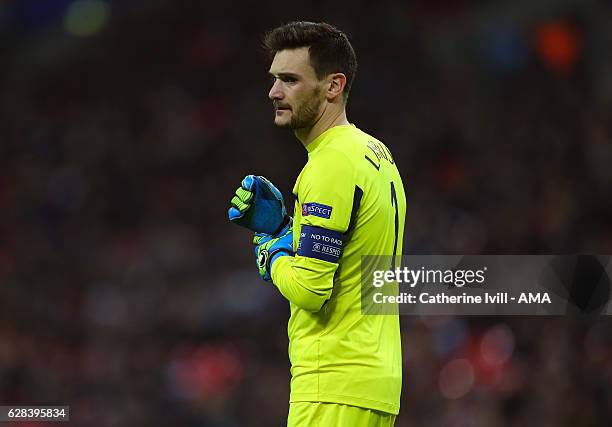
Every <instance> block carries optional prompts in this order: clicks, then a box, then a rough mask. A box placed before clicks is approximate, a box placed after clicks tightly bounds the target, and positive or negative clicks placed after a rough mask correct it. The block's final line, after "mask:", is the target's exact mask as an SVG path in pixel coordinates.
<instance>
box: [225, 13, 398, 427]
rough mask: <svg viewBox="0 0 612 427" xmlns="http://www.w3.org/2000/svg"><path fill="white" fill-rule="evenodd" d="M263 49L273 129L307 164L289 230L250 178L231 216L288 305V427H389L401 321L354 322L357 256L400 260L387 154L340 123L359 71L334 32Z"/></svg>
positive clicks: (261, 184) (312, 26) (281, 31)
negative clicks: (291, 138)
mask: <svg viewBox="0 0 612 427" xmlns="http://www.w3.org/2000/svg"><path fill="white" fill-rule="evenodd" d="M264 45H265V47H266V48H267V50H268V51H269V52H270V54H271V56H273V60H272V64H271V66H270V70H269V74H270V76H271V77H272V79H273V84H272V88H271V89H270V92H269V94H268V96H269V98H270V99H271V100H272V103H273V105H274V110H275V115H274V123H275V124H276V126H278V127H281V128H288V129H292V130H293V132H294V133H295V136H296V137H297V138H298V139H299V140H300V142H301V143H302V144H303V145H304V147H305V148H306V150H307V151H308V162H307V163H306V165H305V166H304V168H303V170H302V172H301V173H300V175H299V176H298V178H297V181H296V183H295V187H294V189H293V194H294V196H295V199H296V202H295V211H294V216H293V218H292V219H291V218H289V217H288V216H287V214H286V211H285V207H284V204H283V198H282V195H281V194H280V192H279V191H278V190H277V189H276V187H274V186H273V185H272V184H271V183H270V182H269V181H267V180H266V179H265V178H263V177H256V176H252V175H249V176H247V177H246V178H245V179H244V180H243V182H242V186H241V187H240V188H239V189H238V190H237V192H236V196H235V197H234V198H233V199H232V207H231V208H230V209H229V217H230V220H231V221H233V222H236V223H238V224H240V225H243V226H246V227H248V228H250V229H252V230H254V231H256V232H258V233H257V234H256V235H255V238H254V243H255V244H256V250H255V252H256V255H257V264H258V267H259V270H260V274H261V276H262V277H263V278H264V280H268V281H272V282H273V283H274V285H275V286H276V287H277V288H278V289H279V291H280V292H281V294H282V295H283V296H284V297H285V298H286V299H288V300H289V303H290V307H291V318H290V319H289V324H288V332H289V357H290V360H291V375H292V379H291V398H290V407H289V416H288V421H287V425H288V426H309V427H311V426H324V427H332V426H347V427H348V426H350V427H360V426H366V427H369V426H372V427H373V426H381V427H382V426H392V425H393V424H394V422H395V416H396V415H397V414H398V412H399V398H400V391H401V341H400V330H399V318H398V316H397V314H395V315H364V314H362V311H361V297H360V295H361V294H360V288H361V280H360V273H361V257H362V256H363V255H387V256H391V257H392V259H393V261H392V262H393V263H394V264H395V265H396V264H397V263H398V261H399V257H400V256H401V254H402V240H403V232H404V218H405V212H406V199H405V196H404V189H403V185H402V181H401V178H400V175H399V173H398V170H397V167H396V165H395V163H394V160H393V157H392V156H391V153H390V152H389V150H388V149H387V147H386V146H385V145H383V144H382V143H381V142H380V141H378V140H376V139H375V138H373V137H372V136H370V135H368V134H366V133H364V132H362V131H361V130H359V129H358V128H356V127H355V126H354V125H352V124H350V123H349V122H348V120H347V117H346V108H345V107H346V102H347V99H348V94H349V91H350V88H351V84H352V82H353V78H354V76H355V72H356V69H357V61H356V57H355V53H354V51H353V48H352V46H351V44H350V42H349V40H348V38H347V37H346V35H345V34H344V33H342V32H341V31H339V30H338V29H336V28H335V27H333V26H331V25H328V24H325V23H311V22H293V23H290V24H287V25H283V26H281V27H279V28H276V29H274V30H272V31H270V32H269V33H268V34H267V35H266V37H265V40H264ZM388 259H389V257H388ZM396 260H397V261H396ZM389 267H390V266H387V268H389Z"/></svg>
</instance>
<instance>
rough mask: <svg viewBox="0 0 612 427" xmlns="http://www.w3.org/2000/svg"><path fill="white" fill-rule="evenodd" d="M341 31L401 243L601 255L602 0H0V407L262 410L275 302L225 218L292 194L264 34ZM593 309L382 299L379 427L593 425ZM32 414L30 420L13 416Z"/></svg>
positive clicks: (606, 63)
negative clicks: (389, 406)
mask: <svg viewBox="0 0 612 427" xmlns="http://www.w3.org/2000/svg"><path fill="white" fill-rule="evenodd" d="M295 19H305V20H317V21H318V20H325V21H328V22H330V23H333V24H335V25H337V26H338V27H340V28H341V29H343V30H344V31H346V32H347V33H348V34H349V35H350V37H351V39H352V41H353V44H354V47H355V49H356V51H357V55H358V59H359V62H360V68H359V72H358V75H357V79H356V82H355V84H354V86H353V91H352V94H351V97H350V103H349V108H348V115H349V119H350V120H351V121H352V122H353V123H355V124H357V126H358V127H360V128H362V129H363V130H365V131H367V132H369V133H372V134H373V135H375V136H377V137H378V138H380V139H381V140H383V141H384V142H385V143H386V144H387V145H388V146H389V147H390V148H391V151H392V152H393V154H394V156H395V158H396V160H397V162H398V164H399V167H400V172H401V173H402V176H403V179H404V183H405V187H406V192H407V196H408V215H407V227H406V230H407V231H406V236H405V244H404V248H405V253H409V254H421V253H449V254H450V253H482V254H549V253H550V254H553V253H558V254H565V253H602V254H603V253H607V254H611V253H612V197H611V196H612V194H611V193H612V192H611V189H612V115H611V113H612V111H611V110H612V109H611V106H612V2H611V1H605V0H599V1H595V0H538V1H531V0H496V1H467V0H464V1H461V0H420V1H417V0H415V1H406V2H401V3H395V2H390V1H386V0H379V1H376V2H367V1H353V2H344V3H343V4H340V3H338V2H335V3H332V2H325V1H310V2H309V1H302V0H293V1H291V2H280V3H279V2H276V1H240V2H236V1H224V2H219V1H215V2H201V1H181V2H178V1H174V2H173V1H170V0H149V1H139V0H125V1H118V0H44V1H41V0H13V1H10V0H4V1H1V2H0V64H1V67H0V171H1V172H0V403H2V404H7V405H8V404H28V403H29V404H64V405H70V406H71V411H72V413H71V418H72V421H71V423H70V424H71V425H75V426H92V427H97V426H126V427H139V426H190V427H191V426H193V427H204V426H205V427H235V426H236V427H237V426H255V427H258V426H280V425H282V424H283V422H284V420H285V418H286V413H287V408H288V392H289V371H288V369H289V363H288V360H287V336H286V322H287V318H288V315H289V309H288V304H287V302H286V301H285V300H284V299H283V298H282V296H281V295H280V294H279V293H278V292H277V291H276V290H275V289H274V288H273V286H271V285H270V284H267V283H264V282H262V281H260V279H259V276H258V274H257V272H256V270H255V268H254V257H253V253H252V248H251V244H250V236H249V234H248V233H247V232H246V231H245V230H242V229H239V228H238V227H234V226H231V225H230V224H229V223H228V222H227V219H226V209H227V207H228V201H229V199H230V197H231V195H232V193H233V191H234V190H235V188H236V187H237V186H238V184H239V182H240V180H241V179H242V177H243V176H244V175H246V174H248V173H255V174H262V175H265V176H267V177H268V178H269V179H271V180H272V181H273V182H275V183H276V184H277V185H278V186H279V188H280V189H281V190H282V191H283V192H284V194H285V195H286V199H287V203H288V204H289V206H292V203H293V200H292V199H291V198H290V192H291V189H292V186H293V182H294V180H295V178H296V177H297V174H298V173H299V171H300V169H301V167H302V166H303V164H304V163H305V161H306V152H305V150H304V149H303V147H302V146H301V145H300V144H299V142H298V141H297V140H296V139H295V138H294V136H293V135H292V134H291V133H290V132H289V131H282V130H278V129H275V128H274V126H273V124H272V118H273V111H272V107H271V103H270V101H269V100H268V99H267V92H268V89H269V84H270V82H269V80H268V77H267V70H268V65H269V63H268V60H267V58H266V57H265V56H264V54H263V52H262V50H261V48H260V40H261V35H262V33H263V32H264V31H265V30H267V29H270V28H272V27H275V26H277V25H279V24H281V23H284V22H287V21H290V20H295ZM611 326H612V322H610V320H609V319H608V318H606V317H599V318H574V317H530V318H526V317H506V318H502V317H497V318H495V317H478V316H474V317H464V318H460V317H448V318H442V317H440V318H433V317H431V318H417V317H403V318H402V327H403V337H404V388H403V395H402V411H401V414H400V416H399V417H398V420H397V423H396V426H398V427H404V426H419V427H420V426H479V427H480V426H492V427H497V426H535V425H537V426H541V427H549V426H550V427H553V426H608V425H610V424H611V421H610V420H611V419H612V328H611ZM20 425H23V426H26V425H29V426H40V425H42V424H40V423H39V424H37V423H30V424H20Z"/></svg>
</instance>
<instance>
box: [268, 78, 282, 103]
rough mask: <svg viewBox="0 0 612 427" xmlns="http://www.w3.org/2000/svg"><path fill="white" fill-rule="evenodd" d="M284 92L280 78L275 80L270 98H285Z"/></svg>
mask: <svg viewBox="0 0 612 427" xmlns="http://www.w3.org/2000/svg"><path fill="white" fill-rule="evenodd" d="M283 97H284V94H283V91H282V90H281V84H280V81H279V80H278V79H276V80H274V83H273V84H272V87H271V88H270V92H268V98H270V99H271V100H275V99H283Z"/></svg>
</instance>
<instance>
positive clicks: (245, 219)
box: [227, 175, 290, 236]
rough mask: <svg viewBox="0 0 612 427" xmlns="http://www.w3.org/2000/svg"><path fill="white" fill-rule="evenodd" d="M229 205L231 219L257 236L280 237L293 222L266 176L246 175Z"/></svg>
mask: <svg viewBox="0 0 612 427" xmlns="http://www.w3.org/2000/svg"><path fill="white" fill-rule="evenodd" d="M230 203H231V205H232V206H231V207H230V208H229V209H228V211H227V215H228V217H229V220H230V221H231V222H233V223H235V224H238V225H241V226H242V227H246V228H248V229H250V230H252V231H255V232H256V233H265V234H270V235H272V236H277V235H280V233H281V231H282V230H283V228H284V227H285V226H286V225H287V224H288V223H289V220H290V217H289V215H287V209H286V208H285V202H284V200H283V195H282V194H281V192H280V191H279V190H278V188H276V187H275V186H274V184H272V183H271V182H270V181H268V180H267V179H266V178H264V177H263V176H255V175H247V176H246V177H245V178H244V179H243V180H242V183H241V185H240V187H239V188H238V189H237V190H236V195H235V196H234V197H233V198H232V200H231V202H230Z"/></svg>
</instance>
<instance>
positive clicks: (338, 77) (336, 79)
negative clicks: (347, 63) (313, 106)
mask: <svg viewBox="0 0 612 427" xmlns="http://www.w3.org/2000/svg"><path fill="white" fill-rule="evenodd" d="M345 86H346V75H344V73H334V74H330V75H329V82H328V86H327V99H328V100H330V101H331V100H332V99H335V98H336V97H337V96H338V95H341V94H342V92H343V91H344V88H345Z"/></svg>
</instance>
